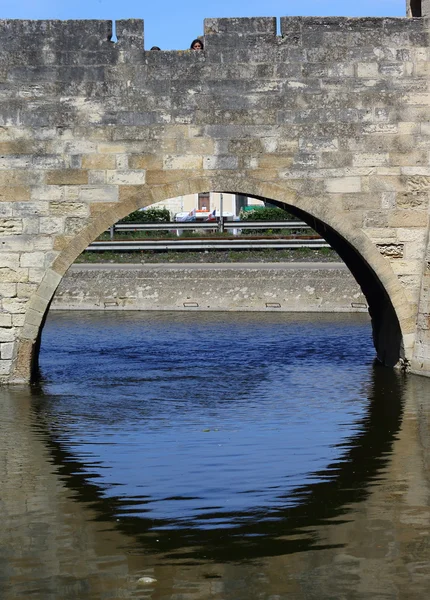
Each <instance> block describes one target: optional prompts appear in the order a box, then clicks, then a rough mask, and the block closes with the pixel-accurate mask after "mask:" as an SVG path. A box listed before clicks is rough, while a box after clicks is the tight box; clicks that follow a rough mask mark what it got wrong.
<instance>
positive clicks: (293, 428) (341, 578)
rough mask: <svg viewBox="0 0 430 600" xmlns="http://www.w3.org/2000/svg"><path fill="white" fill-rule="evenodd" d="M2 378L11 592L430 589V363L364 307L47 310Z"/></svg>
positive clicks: (241, 597) (95, 599)
mask: <svg viewBox="0 0 430 600" xmlns="http://www.w3.org/2000/svg"><path fill="white" fill-rule="evenodd" d="M0 398H1V402H0V407H1V415H2V418H1V419H0V481H1V492H0V516H1V528H0V598H1V599H2V600H16V599H20V598H32V599H36V600H39V599H40V600H51V599H52V600H54V599H55V600H58V599H61V600H68V599H78V600H100V599H103V600H104V599H112V598H114V599H119V598H130V599H131V598H133V599H135V598H138V599H140V598H142V599H143V598H145V599H154V600H155V599H156V600H197V599H202V600H205V599H214V600H254V599H255V600H257V599H259V600H260V599H261V600H283V599H284V598H288V600H291V599H292V600H296V599H297V600H302V599H303V600H304V599H310V600H313V599H315V600H316V599H318V600H321V599H323V600H329V599H330V600H334V599H336V600H337V599H339V600H340V599H345V600H351V599H352V600H355V599H357V600H358V599H363V600H364V599H366V600H370V599H372V600H374V599H393V600H394V599H403V598H405V599H406V598H407V599H408V600H409V599H411V600H415V599H420V600H421V599H422V598H425V597H426V596H427V595H428V593H429V591H430V514H429V511H430V509H429V492H430V474H429V459H430V435H429V423H430V379H425V378H420V377H417V376H404V375H402V374H400V373H395V372H393V371H390V370H388V369H385V368H382V367H378V366H376V365H374V351H373V347H372V342H371V329H370V323H369V321H368V318H367V316H366V315H357V314H356V315H351V314H349V315H348V314H340V315H339V314H338V315H324V314H322V315H315V314H312V315H307V314H294V315H291V314H285V313H277V314H276V313H270V314H267V313H266V314H260V313H258V314H257V313H242V314H238V313H230V314H228V313H227V314H221V313H201V312H200V313H189V312H187V313H179V312H177V313H155V312H154V313H142V312H128V313H127V312H108V313H101V312H100V313H98V312H80V311H75V312H51V313H50V315H49V318H48V320H47V323H46V325H45V329H44V332H43V338H42V347H41V354H40V381H39V382H38V383H37V384H35V385H34V386H32V387H31V388H29V387H12V388H8V389H3V390H2V391H1V392H0Z"/></svg>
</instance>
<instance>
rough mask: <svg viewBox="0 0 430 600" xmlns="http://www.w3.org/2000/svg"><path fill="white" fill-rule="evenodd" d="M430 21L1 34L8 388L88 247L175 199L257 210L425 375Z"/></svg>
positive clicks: (396, 358)
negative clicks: (332, 271)
mask: <svg viewBox="0 0 430 600" xmlns="http://www.w3.org/2000/svg"><path fill="white" fill-rule="evenodd" d="M429 4H430V2H429V1H427V0H424V1H423V2H418V1H416V0H411V2H410V3H409V5H408V13H409V16H412V17H417V18H359V19H349V18H299V17H294V18H287V17H285V18H281V23H280V35H277V23H276V19H275V18H244V19H207V20H206V21H205V25H204V38H203V39H204V44H205V49H204V52H193V51H189V50H186V51H168V52H167V51H161V52H156V51H152V52H151V51H145V50H144V43H143V22H142V21H141V20H125V21H117V22H116V37H117V41H116V42H115V43H113V42H112V41H111V40H112V23H111V22H110V21H64V22H61V21H13V20H9V21H0V103H1V105H0V231H1V240H0V302H1V313H0V326H1V329H0V378H1V381H2V382H3V383H20V382H21V383H22V382H24V383H25V382H28V381H30V378H31V374H32V368H33V367H34V365H35V363H36V361H37V354H38V348H39V343H40V334H41V330H42V327H43V323H44V319H45V317H46V313H47V311H48V309H49V304H50V301H51V299H52V297H53V294H54V292H55V290H56V287H57V286H58V284H59V282H60V280H61V278H62V276H63V275H64V273H65V272H66V271H67V269H68V268H69V267H70V265H71V264H72V263H73V262H74V260H75V259H76V257H77V256H78V255H79V254H80V253H81V252H82V251H83V250H84V249H85V248H86V246H87V245H88V244H89V243H90V242H91V241H93V240H94V239H95V238H96V237H97V236H98V235H99V234H101V233H102V232H103V231H105V230H106V228H107V227H108V226H109V225H111V224H112V223H114V222H116V221H117V220H118V219H120V218H122V217H124V216H125V215H127V214H128V213H130V212H131V211H133V210H135V209H137V208H139V207H143V206H147V205H149V204H151V203H154V202H158V201H160V200H165V199H167V198H170V197H175V196H178V195H183V194H188V193H196V192H207V191H223V192H234V193H240V194H245V195H249V196H255V197H258V198H268V199H270V200H272V201H275V202H276V203H278V204H279V205H281V206H285V207H287V208H288V210H289V211H290V212H292V213H295V214H296V215H298V216H299V217H300V218H302V219H304V220H305V221H307V222H308V223H309V224H311V225H312V226H313V227H314V228H315V229H316V230H318V231H319V232H320V233H321V234H322V235H323V236H324V237H325V238H326V239H327V240H328V241H329V242H330V243H331V244H332V245H333V247H334V248H335V249H337V251H338V252H339V254H340V255H341V257H342V258H343V259H344V261H345V262H346V264H347V265H348V267H349V268H350V270H351V272H352V273H353V275H354V276H355V278H356V279H357V281H358V283H359V284H360V285H361V287H362V290H363V292H364V294H365V295H366V297H367V300H368V304H369V311H370V313H371V317H372V324H373V334H374V341H375V348H376V352H377V355H378V357H379V359H380V360H381V361H382V362H383V363H384V364H386V365H389V366H394V365H396V364H401V365H403V367H405V368H406V369H410V370H412V371H413V372H416V373H422V374H424V375H430V329H429V327H430V322H429V311H430V292H429V286H430V269H429V266H430V247H429V190H430V159H429V156H430V155H429V153H430V110H429V98H430V94H429V72H430V67H429V65H430V61H429V53H430V50H429V28H428V26H429V23H428V20H427V18H426V15H430V6H429Z"/></svg>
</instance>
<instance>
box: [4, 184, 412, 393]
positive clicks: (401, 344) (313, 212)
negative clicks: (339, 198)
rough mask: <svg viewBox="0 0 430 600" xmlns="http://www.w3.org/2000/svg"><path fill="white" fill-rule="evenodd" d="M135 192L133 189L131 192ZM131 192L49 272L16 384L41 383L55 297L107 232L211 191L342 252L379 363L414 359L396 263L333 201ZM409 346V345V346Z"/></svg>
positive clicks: (200, 187) (185, 188)
mask: <svg viewBox="0 0 430 600" xmlns="http://www.w3.org/2000/svg"><path fill="white" fill-rule="evenodd" d="M129 187H130V188H133V186H129ZM135 188H136V189H135V191H134V192H132V191H130V189H129V190H128V196H127V201H123V202H120V203H118V204H115V205H113V206H112V207H111V208H108V209H107V210H105V211H103V212H101V213H96V214H95V215H93V216H92V218H91V221H90V222H89V223H88V225H87V226H86V227H85V228H83V229H82V230H81V231H80V232H79V233H78V234H76V236H75V237H74V238H73V240H71V241H70V242H69V244H68V245H66V246H65V247H64V248H63V249H62V250H61V252H60V253H59V254H58V256H57V257H56V258H55V260H54V261H53V263H52V265H51V267H50V268H48V269H47V271H46V273H45V277H44V279H43V280H42V282H41V284H40V285H39V287H38V289H37V290H36V292H35V293H34V294H33V296H32V297H31V299H30V301H29V303H28V306H27V309H26V314H25V321H24V328H23V335H22V337H21V338H20V339H19V340H18V351H17V359H16V360H15V364H14V366H13V370H14V373H13V374H12V379H13V380H15V381H17V382H22V381H28V380H33V381H34V380H35V379H37V369H38V352H39V348H40V338H41V332H42V328H43V324H44V322H45V319H46V315H47V312H48V309H49V305H50V303H51V301H52V298H53V296H54V293H55V291H56V289H57V287H58V285H59V283H60V281H61V279H62V277H63V275H64V274H65V273H66V271H67V270H68V269H69V267H70V266H71V265H72V264H73V262H74V261H75V260H76V258H77V257H78V256H79V255H80V254H81V253H82V252H83V251H84V250H85V249H86V248H87V246H88V244H89V243H91V242H92V241H94V240H95V239H96V238H97V237H98V236H99V235H100V234H102V233H103V232H104V231H106V229H107V228H108V227H109V226H110V225H112V224H113V223H116V222H117V221H118V220H120V219H121V218H123V217H125V216H127V215H128V214H129V213H130V212H132V211H133V210H136V209H138V208H142V207H145V206H149V205H151V204H155V203H157V202H160V201H162V200H163V199H164V200H167V199H168V198H172V197H176V196H182V195H187V194H194V193H202V192H207V191H208V190H211V191H216V192H224V193H227V192H228V193H235V194H241V195H244V196H249V197H255V198H259V199H265V200H268V201H270V202H271V203H273V204H277V205H279V206H283V207H285V208H286V209H287V210H288V211H289V212H291V213H292V214H295V215H297V216H298V217H299V218H301V219H303V220H304V221H306V222H307V223H309V224H310V225H311V226H312V227H313V228H314V229H315V230H316V231H318V233H320V234H321V235H322V237H324V238H325V239H326V240H327V241H328V242H329V243H330V244H331V245H332V246H333V248H334V249H335V250H336V251H338V253H339V255H340V256H341V257H342V259H343V260H344V261H345V263H346V265H347V266H348V268H349V269H350V270H351V272H352V274H353V275H354V277H355V278H356V280H357V282H358V284H359V285H360V286H361V287H362V290H363V293H364V294H365V296H366V298H367V300H368V303H369V312H370V314H371V317H372V326H373V339H374V343H375V349H376V352H377V356H378V359H379V360H380V362H381V363H382V364H384V365H385V366H389V367H393V366H395V365H396V364H397V363H398V361H399V359H403V358H404V357H406V359H408V358H409V354H411V352H412V346H411V344H412V342H411V337H413V335H414V332H415V319H414V315H413V310H412V307H411V305H410V303H409V301H408V299H407V297H406V295H405V293H404V290H403V288H402V286H401V284H400V282H399V280H398V278H397V276H396V274H395V273H394V271H393V269H392V267H391V265H390V262H389V261H388V260H387V259H386V258H384V257H383V256H382V255H381V254H380V252H379V251H378V249H377V247H376V246H375V244H374V243H373V242H372V241H371V240H370V238H369V237H368V236H367V235H366V234H365V233H364V232H363V231H361V230H359V229H358V228H356V227H354V226H353V224H352V223H348V220H347V219H345V218H340V217H339V215H338V214H337V210H336V207H335V206H334V205H333V206H332V203H331V202H330V199H327V198H321V199H319V201H318V202H315V201H313V200H310V199H309V198H304V197H301V196H299V195H298V194H297V192H296V191H292V190H290V189H288V188H287V187H286V186H285V185H282V184H273V183H269V182H262V181H257V180H255V181H253V180H250V179H246V180H245V178H242V177H239V178H238V177H237V175H236V174H235V175H231V176H229V175H226V174H224V175H222V176H213V177H210V176H208V177H207V178H196V179H193V178H190V179H189V180H187V181H179V182H177V183H175V184H169V185H158V186H155V188H151V186H148V185H144V186H141V185H140V186H135ZM405 340H408V343H407V344H406V343H405Z"/></svg>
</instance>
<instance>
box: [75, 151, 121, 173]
mask: <svg viewBox="0 0 430 600" xmlns="http://www.w3.org/2000/svg"><path fill="white" fill-rule="evenodd" d="M115 167H116V161H115V156H114V155H112V154H85V155H84V156H83V157H82V168H83V169H96V170H106V169H115Z"/></svg>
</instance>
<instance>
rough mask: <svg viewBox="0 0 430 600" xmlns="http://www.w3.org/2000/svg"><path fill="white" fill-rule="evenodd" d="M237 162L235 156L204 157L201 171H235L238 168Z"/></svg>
mask: <svg viewBox="0 0 430 600" xmlns="http://www.w3.org/2000/svg"><path fill="white" fill-rule="evenodd" d="M238 165H239V160H238V158H237V156H232V155H226V156H205V157H204V159H203V169H205V170H226V169H227V170H235V169H237V168H238Z"/></svg>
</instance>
